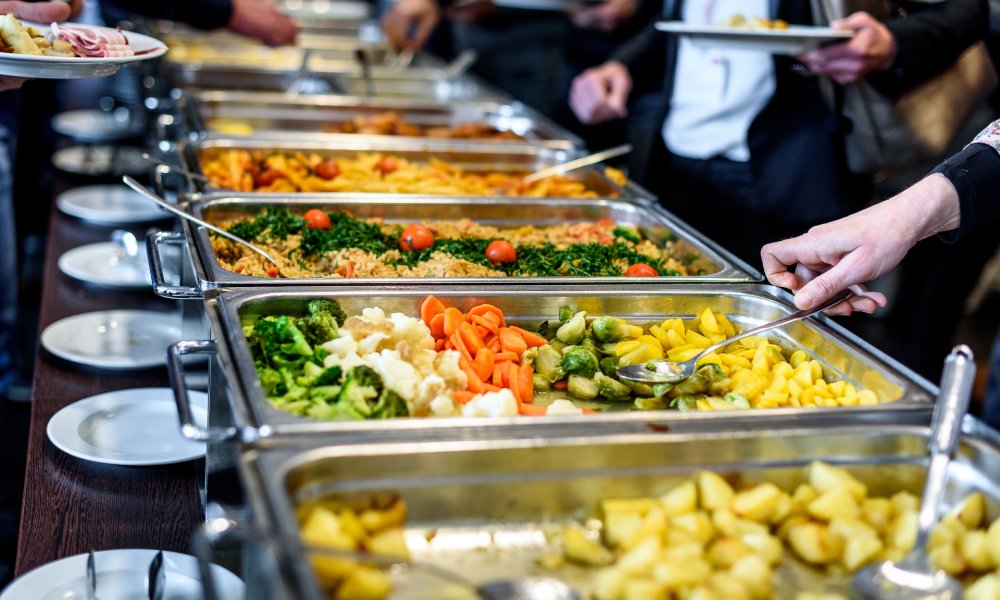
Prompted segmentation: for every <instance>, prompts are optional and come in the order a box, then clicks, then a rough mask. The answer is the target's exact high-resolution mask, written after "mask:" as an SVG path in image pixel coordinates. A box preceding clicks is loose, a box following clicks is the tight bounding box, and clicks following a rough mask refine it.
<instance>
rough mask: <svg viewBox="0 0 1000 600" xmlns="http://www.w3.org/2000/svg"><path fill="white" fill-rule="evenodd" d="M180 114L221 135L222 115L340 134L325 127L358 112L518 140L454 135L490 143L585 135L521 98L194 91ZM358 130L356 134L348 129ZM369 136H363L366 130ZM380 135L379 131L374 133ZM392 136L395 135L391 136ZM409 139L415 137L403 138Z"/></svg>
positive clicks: (279, 129)
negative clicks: (488, 130)
mask: <svg viewBox="0 0 1000 600" xmlns="http://www.w3.org/2000/svg"><path fill="white" fill-rule="evenodd" d="M180 110H181V114H182V115H183V117H184V118H185V119H186V120H187V125H188V128H189V130H190V131H192V132H202V131H205V132H209V133H214V134H222V135H225V134H227V133H229V132H227V131H226V130H225V129H218V128H217V127H216V125H217V123H219V122H220V121H225V122H236V123H239V124H241V125H243V124H245V125H246V126H247V127H248V128H249V130H248V132H247V135H253V136H260V135H262V134H263V135H282V136H286V137H287V136H288V135H289V134H291V135H296V136H298V135H301V134H307V133H314V134H320V135H323V136H326V135H333V136H335V137H340V136H342V135H345V134H336V133H327V132H325V131H324V128H325V127H328V126H330V125H335V124H337V123H340V122H345V121H346V122H350V121H351V120H352V119H354V118H355V117H358V116H374V115H378V114H381V113H385V112H395V113H398V114H399V115H400V116H401V117H402V118H403V120H404V121H406V122H408V123H412V124H414V125H418V126H421V127H454V126H456V125H459V124H462V123H476V124H483V125H490V126H492V127H494V128H496V129H498V130H501V131H512V132H514V133H516V134H518V135H520V136H522V137H523V138H525V139H524V140H523V141H522V140H496V141H491V140H474V139H469V140H458V141H472V142H482V143H488V144H494V143H496V144H524V143H527V144H532V145H541V146H548V147H553V148H564V149H572V148H582V147H583V145H584V144H583V140H581V139H580V138H579V137H577V136H576V135H575V134H573V133H570V132H569V131H567V130H565V129H563V128H562V127H559V126H558V125H556V124H555V123H553V122H551V121H550V120H549V119H547V118H545V117H543V116H542V115H540V114H538V113H537V112H535V111H534V110H532V109H530V108H528V107H527V106H525V105H523V104H520V103H512V104H500V103H497V102H465V103H454V102H453V103H443V102H422V101H415V100H398V99H397V100H393V99H389V98H384V99H375V98H360V97H351V96H305V97H301V96H300V97H297V98H296V97H289V96H288V95H286V94H264V93H258V94H254V93H245V92H225V91H215V92H193V93H191V94H189V95H188V96H187V97H185V98H183V99H182V101H181V108H180ZM348 135H352V136H353V135H360V134H348ZM366 137H367V136H366ZM378 137H382V136H378ZM393 137H394V138H396V137H399V136H393ZM407 139H413V138H407ZM416 139H419V140H421V141H427V142H443V143H446V144H447V143H452V142H454V141H456V140H452V139H435V138H426V137H420V138H416Z"/></svg>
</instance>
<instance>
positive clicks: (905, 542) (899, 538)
mask: <svg viewBox="0 0 1000 600" xmlns="http://www.w3.org/2000/svg"><path fill="white" fill-rule="evenodd" d="M886 533H887V535H886V537H887V540H886V542H887V544H888V545H889V546H892V547H893V548H898V549H900V550H903V551H904V552H908V551H909V550H910V548H913V543H914V542H915V541H917V513H916V512H915V511H906V512H903V513H900V514H898V515H896V518H895V519H893V521H892V524H891V525H889V530H888V531H887V532H886Z"/></svg>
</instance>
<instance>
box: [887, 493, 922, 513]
mask: <svg viewBox="0 0 1000 600" xmlns="http://www.w3.org/2000/svg"><path fill="white" fill-rule="evenodd" d="M889 500H891V501H892V508H893V510H894V511H896V514H897V515H898V514H900V513H904V512H919V511H920V498H917V497H916V496H914V495H913V494H911V493H910V492H896V493H895V494H893V495H892V497H891V498H889Z"/></svg>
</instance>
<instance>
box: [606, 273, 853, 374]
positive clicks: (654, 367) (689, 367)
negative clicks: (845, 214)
mask: <svg viewBox="0 0 1000 600" xmlns="http://www.w3.org/2000/svg"><path fill="white" fill-rule="evenodd" d="M852 287H853V286H852ZM861 293H865V292H863V291H862V292H861ZM852 294H854V291H852V290H850V289H847V290H844V291H842V292H840V293H839V294H837V295H835V296H833V297H832V298H830V299H829V300H827V301H826V302H823V303H822V304H820V305H818V306H815V307H813V308H810V309H808V310H797V311H795V312H793V313H792V314H790V315H788V316H787V317H783V318H781V319H778V320H777V321H771V322H770V323H766V324H764V325H761V326H760V327H754V328H753V329H750V330H747V331H744V332H743V333H737V334H736V335H734V336H732V337H730V338H726V339H724V340H722V341H721V342H719V343H718V344H712V345H711V346H709V347H708V348H705V349H704V350H702V351H701V352H699V353H698V354H697V355H695V356H694V357H693V358H689V359H688V360H685V361H684V362H680V363H675V362H670V361H666V360H655V361H651V362H648V363H642V364H638V365H628V366H625V367H621V368H620V369H618V373H617V374H618V377H619V378H620V379H627V380H628V381H637V382H639V383H650V384H657V383H676V382H678V381H683V380H685V379H687V378H688V377H690V376H692V375H694V372H695V369H696V368H697V366H698V361H699V360H701V359H702V358H703V357H704V356H706V355H708V354H711V353H712V352H715V351H716V350H719V349H720V348H725V347H726V346H728V345H729V344H732V343H733V342H735V341H736V340H741V339H743V338H745V337H750V336H751V335H758V334H761V333H764V332H765V331H770V330H771V329H775V328H778V327H782V326H784V325H788V324H789V323H794V322H795V321H798V320H801V319H805V318H806V317H810V316H812V315H814V314H816V313H818V312H821V311H824V310H826V309H828V308H833V307H834V306H836V305H838V304H840V303H841V302H843V301H844V300H847V299H848V298H850V297H851V295H852Z"/></svg>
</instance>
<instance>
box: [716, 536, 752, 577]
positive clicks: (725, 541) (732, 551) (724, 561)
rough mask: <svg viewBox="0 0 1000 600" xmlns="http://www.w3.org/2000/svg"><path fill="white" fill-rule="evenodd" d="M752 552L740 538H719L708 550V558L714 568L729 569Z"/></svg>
mask: <svg viewBox="0 0 1000 600" xmlns="http://www.w3.org/2000/svg"><path fill="white" fill-rule="evenodd" d="M751 552H752V549H751V548H750V547H749V546H747V545H746V544H745V543H743V540H741V539H740V538H738V537H732V536H727V537H721V538H717V539H716V540H714V541H713V542H712V545H711V546H709V548H708V553H707V557H708V561H709V562H710V563H712V566H714V567H717V568H721V569H728V568H729V567H731V566H733V564H735V563H736V561H738V560H739V559H741V558H743V557H744V556H746V555H747V554H750V553H751Z"/></svg>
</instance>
